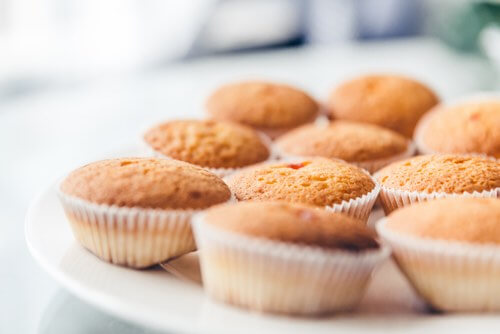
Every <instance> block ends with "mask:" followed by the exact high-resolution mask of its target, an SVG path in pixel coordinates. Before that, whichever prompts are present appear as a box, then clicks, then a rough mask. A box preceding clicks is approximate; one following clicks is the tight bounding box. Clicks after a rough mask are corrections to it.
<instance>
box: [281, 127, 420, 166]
mask: <svg viewBox="0 0 500 334" xmlns="http://www.w3.org/2000/svg"><path fill="white" fill-rule="evenodd" d="M276 147H277V150H278V152H279V154H280V155H281V156H284V157H287V156H303V157H311V156H319V157H325V158H338V159H342V160H344V161H347V162H349V163H352V164H354V165H357V166H359V167H361V168H364V169H366V170H368V171H369V172H370V173H373V172H375V171H376V170H378V169H380V168H382V167H384V166H386V165H388V164H390V163H391V162H394V161H397V160H401V159H404V158H409V157H411V156H412V155H413V153H414V151H415V149H414V145H413V144H412V143H411V141H409V140H408V139H406V138H405V137H404V136H402V135H400V134H399V133H397V132H394V131H391V130H389V129H385V128H383V127H380V126H377V125H371V124H366V123H355V122H349V121H334V122H331V123H329V124H307V125H303V126H301V127H298V128H297V129H294V130H292V131H290V132H288V133H287V134H285V135H283V136H281V137H280V138H279V139H278V140H277V141H276Z"/></svg>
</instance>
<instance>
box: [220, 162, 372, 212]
mask: <svg viewBox="0 0 500 334" xmlns="http://www.w3.org/2000/svg"><path fill="white" fill-rule="evenodd" d="M227 183H228V185H229V188H231V190H232V191H233V193H234V194H235V196H236V198H237V199H238V200H241V201H245V200H284V201H288V202H296V203H304V204H310V205H316V206H329V205H333V204H336V203H341V202H342V201H348V200H350V199H354V198H358V197H360V196H363V195H365V194H367V193H369V192H370V191H372V190H373V188H374V187H375V183H374V182H373V181H372V179H371V178H370V176H368V175H367V174H365V173H364V172H363V171H362V170H361V169H359V168H358V167H356V166H353V165H349V164H347V163H345V162H342V161H340V160H331V159H326V158H311V159H308V160H301V161H299V162H296V163H288V162H277V163H270V164H261V165H258V166H255V167H249V168H245V169H244V170H242V171H240V172H237V173H235V174H233V175H231V176H230V177H229V178H228V179H227Z"/></svg>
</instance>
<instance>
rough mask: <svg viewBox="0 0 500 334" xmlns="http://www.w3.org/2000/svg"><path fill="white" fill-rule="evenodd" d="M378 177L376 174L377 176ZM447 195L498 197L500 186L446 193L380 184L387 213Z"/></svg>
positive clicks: (383, 206) (381, 196) (383, 205)
mask: <svg viewBox="0 0 500 334" xmlns="http://www.w3.org/2000/svg"><path fill="white" fill-rule="evenodd" d="M375 178H376V176H375ZM445 197H488V198H497V197H500V187H498V188H495V189H491V190H484V191H481V192H478V191H474V192H472V193H469V192H464V193H452V194H450V193H444V192H432V193H426V192H419V191H404V190H399V189H393V188H388V187H385V186H383V185H382V186H380V196H379V198H380V203H381V204H382V208H383V209H384V212H385V213H386V214H389V213H391V212H392V211H394V210H396V209H398V208H402V207H404V206H407V205H411V204H414V203H419V202H425V201H429V200H433V199H437V198H445Z"/></svg>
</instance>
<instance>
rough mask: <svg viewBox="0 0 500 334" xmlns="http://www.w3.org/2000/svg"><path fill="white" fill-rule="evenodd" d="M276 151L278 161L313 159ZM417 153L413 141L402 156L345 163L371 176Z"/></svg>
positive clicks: (276, 148) (277, 149)
mask: <svg viewBox="0 0 500 334" xmlns="http://www.w3.org/2000/svg"><path fill="white" fill-rule="evenodd" d="M275 146H276V145H275ZM274 151H275V152H276V156H277V157H278V159H280V160H284V161H287V160H290V159H310V158H311V156H298V155H293V154H288V153H286V152H284V151H283V150H281V149H279V148H278V147H275V149H274ZM415 152H416V146H415V144H414V143H413V142H412V141H409V143H408V147H407V149H406V151H404V152H402V153H400V154H397V155H394V156H392V157H388V158H383V159H374V160H367V161H345V162H346V163H348V164H351V165H355V166H357V167H360V168H362V169H364V170H367V171H368V172H369V173H370V174H373V173H375V172H376V171H378V170H379V169H381V168H383V167H385V166H387V165H389V164H391V163H393V162H396V161H399V160H403V159H407V158H411V157H412V156H413V155H415ZM336 159H337V158H336ZM337 160H342V159H337ZM343 161H344V160H343Z"/></svg>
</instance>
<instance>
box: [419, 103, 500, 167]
mask: <svg viewBox="0 0 500 334" xmlns="http://www.w3.org/2000/svg"><path fill="white" fill-rule="evenodd" d="M415 139H416V140H417V141H418V142H419V143H422V145H423V146H425V147H426V148H428V149H430V150H432V151H434V152H440V153H462V154H463V153H479V154H486V155H490V156H493V157H496V158H500V100H496V101H494V100H489V101H476V102H465V103H461V104H457V105H454V106H440V107H437V108H435V109H433V111H432V112H430V113H429V114H427V115H426V116H425V117H424V118H423V119H422V120H421V121H420V122H419V125H418V127H417V130H416V131H415Z"/></svg>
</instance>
